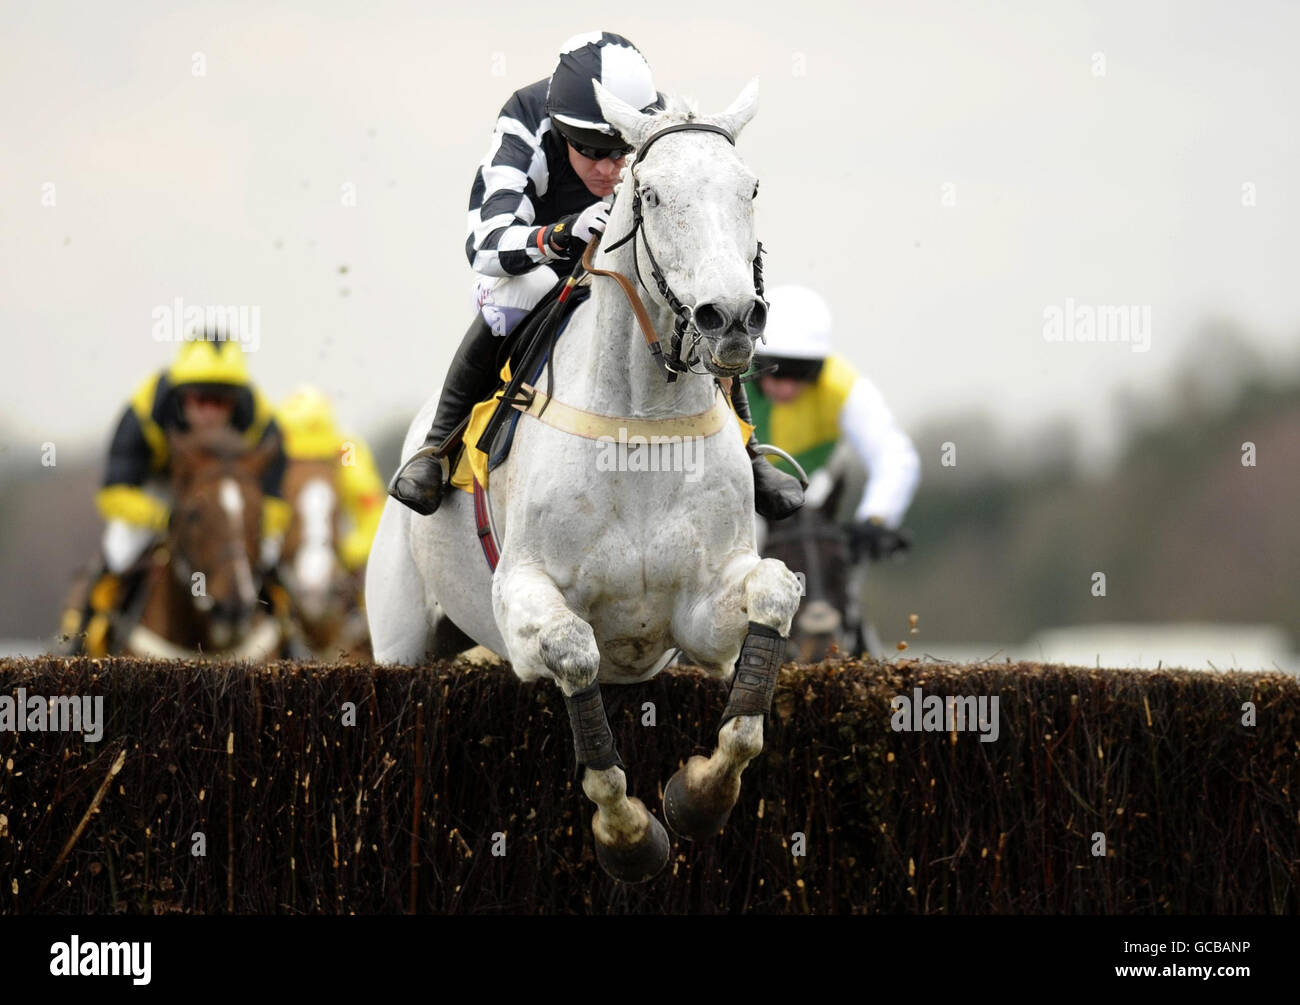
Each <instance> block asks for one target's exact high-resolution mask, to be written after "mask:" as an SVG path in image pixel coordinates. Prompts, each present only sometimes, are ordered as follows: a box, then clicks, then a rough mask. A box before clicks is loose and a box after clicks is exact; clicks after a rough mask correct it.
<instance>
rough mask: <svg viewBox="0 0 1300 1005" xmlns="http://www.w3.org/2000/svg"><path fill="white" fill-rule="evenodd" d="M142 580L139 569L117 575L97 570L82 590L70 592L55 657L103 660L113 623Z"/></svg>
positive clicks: (106, 653) (107, 649)
mask: <svg viewBox="0 0 1300 1005" xmlns="http://www.w3.org/2000/svg"><path fill="white" fill-rule="evenodd" d="M142 578H143V571H142V570H140V569H131V570H128V571H127V572H124V573H120V574H119V573H115V572H109V571H108V569H107V568H104V567H103V566H101V567H100V568H99V569H98V570H97V571H96V572H95V573H93V574H92V576H91V578H90V580H89V581H88V582H87V584H86V586H85V588H84V590H76V591H74V599H73V600H72V601H71V602H70V603H69V605H68V607H67V609H66V610H64V612H63V618H62V620H61V621H60V624H59V640H58V643H57V644H56V646H55V649H54V653H55V655H56V656H79V655H83V654H84V655H86V656H107V655H108V653H109V649H110V647H111V645H112V641H113V638H112V636H113V628H114V619H115V618H116V617H117V615H118V614H119V613H120V612H121V611H122V609H123V608H124V607H125V606H126V604H127V603H128V602H129V601H130V600H131V598H132V597H134V596H135V592H136V590H137V588H138V587H139V585H140V581H141V579H142Z"/></svg>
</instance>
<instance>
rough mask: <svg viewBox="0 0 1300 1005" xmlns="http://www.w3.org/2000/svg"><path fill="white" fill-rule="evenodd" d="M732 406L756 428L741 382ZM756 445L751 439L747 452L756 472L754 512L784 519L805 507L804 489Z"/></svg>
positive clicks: (736, 385)
mask: <svg viewBox="0 0 1300 1005" xmlns="http://www.w3.org/2000/svg"><path fill="white" fill-rule="evenodd" d="M731 403H732V404H733V405H734V406H735V407H736V414H737V415H738V416H740V417H741V418H742V419H743V420H744V421H746V422H748V423H750V424H751V425H752V424H753V422H754V418H753V415H752V414H751V413H750V411H749V399H748V398H747V397H746V396H745V385H744V384H742V383H741V382H740V380H739V379H733V380H732V382H731ZM753 443H754V439H753V437H752V436H751V437H750V441H749V443H746V444H745V449H746V450H747V451H748V452H749V458H750V461H749V463H750V466H751V467H752V468H753V469H754V509H755V510H757V511H758V515H759V516H761V517H762V518H763V519H765V520H784V519H785V518H786V517H788V516H790V515H791V514H792V513H794V512H795V511H796V510H798V509H799V507H801V506H802V505H803V486H802V485H800V484H799V479H798V478H796V477H795V476H794V475H789V474H786V473H785V472H784V471H782V470H781V469H780V468H778V467H777V466H776V465H774V464H772V463H770V462H769V461H768V459H767V458H766V457H764V456H763V455H762V454H759V453H755V451H754V449H753Z"/></svg>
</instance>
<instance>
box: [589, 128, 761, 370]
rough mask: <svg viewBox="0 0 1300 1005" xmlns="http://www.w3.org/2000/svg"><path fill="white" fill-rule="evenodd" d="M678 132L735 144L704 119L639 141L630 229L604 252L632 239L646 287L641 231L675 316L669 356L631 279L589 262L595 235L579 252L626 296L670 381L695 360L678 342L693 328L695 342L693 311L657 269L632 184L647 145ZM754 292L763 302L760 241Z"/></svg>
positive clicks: (660, 287)
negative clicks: (713, 135)
mask: <svg viewBox="0 0 1300 1005" xmlns="http://www.w3.org/2000/svg"><path fill="white" fill-rule="evenodd" d="M681 132H700V133H717V134H718V135H719V136H723V137H726V140H727V142H728V143H730V144H731V145H732V146H733V147H734V146H735V145H736V138H735V137H734V136H732V135H731V133H729V132H727V130H725V129H723V128H722V127H721V126H715V125H713V124H712V123H708V122H679V123H677V124H676V125H671V126H665V127H664V128H663V129H660V130H658V131H657V132H654V133H652V134H650V136H649V137H647V138H646V141H645V142H644V143H642V144H641V146H640V148H639V149H638V150H637V152H636V158H635V160H633V162H632V167H631V169H630V172H629V173H630V175H631V177H630V178H629V181H630V182H631V183H632V229H631V230H629V231H628V232H627V233H626V234H624V235H623V236H622V237H620V238H619V239H618V240H617V241H615V242H614V243H613V244H611V245H609V247H608V248H606V249H605V250H606V251H615V250H617V249H618V248H621V247H622V246H623V245H624V244H626V243H627V242H628V241H631V242H632V266H633V268H634V269H635V270H636V277H637V279H638V280H639V281H640V283H641V285H642V286H644V287H646V288H647V289H648V288H649V284H648V283H647V282H646V281H645V278H644V277H643V276H642V275H641V259H640V257H639V256H638V254H637V242H636V240H635V238H636V235H637V231H640V232H641V243H642V244H644V245H645V253H646V258H648V259H649V260H650V278H651V279H653V280H654V283H655V288H656V289H657V290H658V291H659V295H660V296H661V297H663V298H664V302H665V303H667V304H668V307H669V309H670V310H671V311H672V312H673V314H675V315H676V316H677V323H676V324H675V325H674V326H673V338H672V345H671V348H670V353H669V355H667V356H665V355H664V352H663V347H662V346H661V345H660V343H659V334H658V332H656V331H655V328H654V325H653V323H651V321H650V314H649V312H648V311H647V310H646V308H645V304H644V303H642V301H641V296H640V294H639V293H638V292H637V290H636V287H635V286H633V285H632V282H631V280H629V279H628V278H627V277H626V276H624V275H622V274H621V273H619V272H615V271H612V270H608V269H597V268H595V267H594V266H593V265H592V261H593V259H594V256H595V252H596V246H597V244H598V243H599V235H594V236H593V238H592V240H591V241H590V242H588V244H587V250H586V251H585V252H584V253H583V255H582V267H583V268H584V269H585V270H586V271H587V272H590V273H591V274H592V275H595V276H607V277H609V278H610V279H613V280H615V281H616V282H617V283H618V285H619V288H620V289H621V290H622V291H623V295H624V296H626V297H627V299H628V303H629V304H630V305H631V306H632V313H633V314H635V315H636V320H637V324H638V325H640V326H641V334H642V335H643V336H644V337H645V341H646V345H647V346H648V347H649V349H650V354H651V355H652V356H653V357H654V360H655V362H656V363H658V364H659V367H660V369H661V370H663V373H664V379H665V380H667V381H668V383H670V384H671V383H672V382H673V381H675V380H676V379H677V376H678V374H682V373H687V372H689V371H690V368H691V366H692V364H694V363H695V362H697V361H698V357H697V356H695V354H694V349H693V346H692V351H691V352H690V353H689V354H688V357H687V359H685V360H683V359H682V342H683V339H684V337H685V336H686V334H687V332H689V331H691V330H692V329H694V334H695V338H694V339H693V340H692V342H693V343H694V342H697V341H698V339H699V337H700V335H699V329H698V328H695V327H694V317H693V311H692V309H691V308H690V307H687V306H686V305H685V304H683V303H682V302H681V300H680V299H679V298H678V296H677V295H676V294H675V293H673V291H672V287H670V286H669V285H668V280H667V279H666V278H665V277H664V274H663V270H662V269H661V268H659V262H658V261H657V260H656V259H655V256H654V252H653V251H652V250H651V248H650V239H649V238H648V237H647V236H646V233H645V229H644V226H643V225H644V223H645V217H644V216H643V214H642V212H641V190H640V188H639V187H638V186H637V184H636V169H637V165H639V164H640V163H641V162H642V161H643V160H644V159H645V156H646V154H647V153H648V152H649V150H650V147H651V146H652V145H653V144H654V143H655V142H656V141H658V140H659V139H660V138H661V137H664V136H667V135H668V134H669V133H681ZM754 292H755V293H756V294H757V295H758V299H759V300H762V301H763V303H764V304H765V305H766V304H767V298H766V297H764V296H763V242H762V241H759V242H758V253H757V254H755V256H754Z"/></svg>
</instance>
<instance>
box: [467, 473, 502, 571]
mask: <svg viewBox="0 0 1300 1005" xmlns="http://www.w3.org/2000/svg"><path fill="white" fill-rule="evenodd" d="M474 526H475V528H477V530H478V539H479V543H480V544H481V545H483V557H484V558H486V559H487V564H488V568H489V569H491V570H492V571H493V572H496V568H497V563H498V562H499V561H501V552H500V550H498V548H497V539H496V537H495V536H494V535H493V534H492V523H491V521H490V520H489V519H488V501H487V493H486V492H484V491H483V486H482V485H480V484H479V483H478V479H477V478H475V479H474Z"/></svg>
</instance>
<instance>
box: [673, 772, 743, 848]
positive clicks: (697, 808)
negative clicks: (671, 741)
mask: <svg viewBox="0 0 1300 1005" xmlns="http://www.w3.org/2000/svg"><path fill="white" fill-rule="evenodd" d="M692 760H694V758H692ZM701 760H703V758H701ZM688 763H689V762H688ZM735 805H736V800H735V797H734V796H733V797H732V798H731V799H725V797H722V798H715V799H709V798H701V797H700V796H699V795H695V794H693V793H692V792H691V791H690V789H689V788H687V786H686V768H685V767H681V768H678V769H677V770H676V771H675V772H674V773H673V777H672V778H670V779H668V785H667V786H666V787H665V788H664V819H665V820H667V821H668V826H669V827H671V828H672V829H673V833H674V834H676V835H677V836H678V837H682V838H685V839H686V840H688V841H704V840H706V839H708V838H711V837H713V836H714V835H716V834H718V833H719V832H720V831H721V830H722V828H723V827H724V826H726V823H727V817H729V816H730V815H731V809H732V807H733V806H735Z"/></svg>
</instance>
